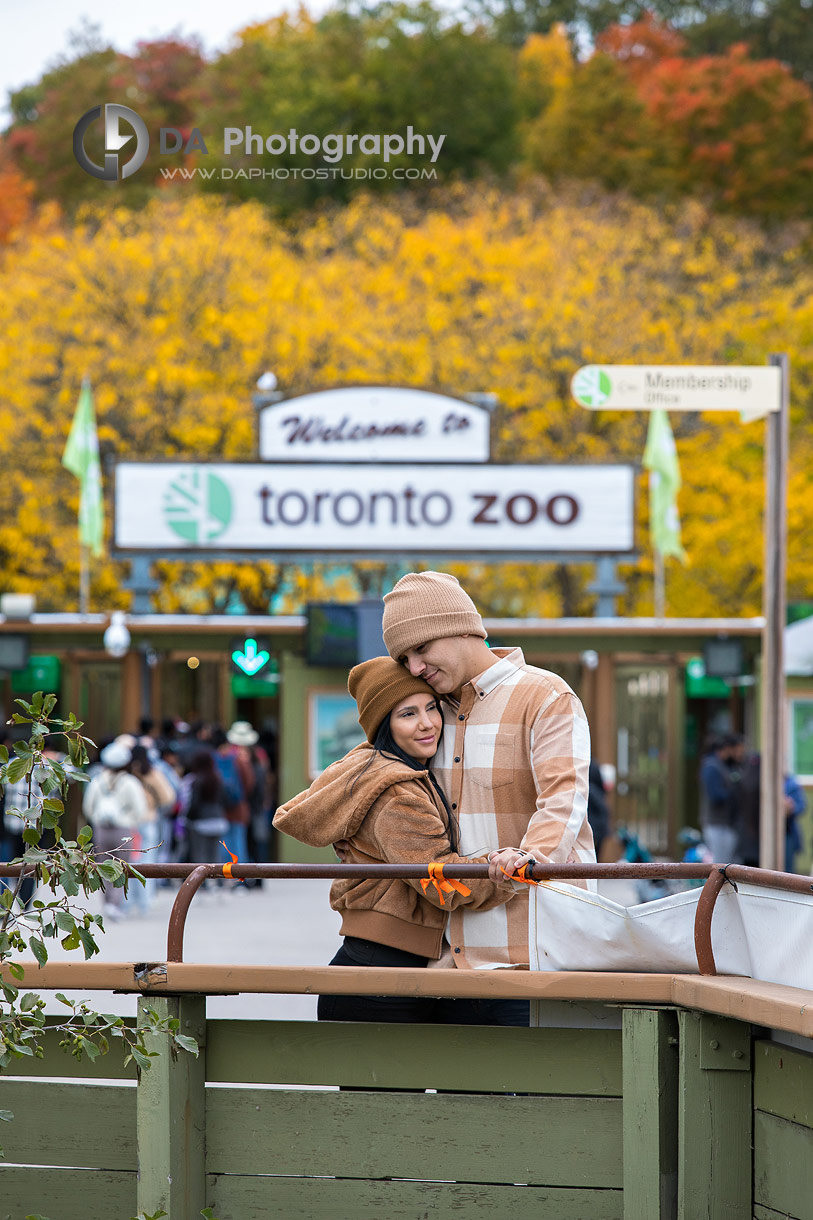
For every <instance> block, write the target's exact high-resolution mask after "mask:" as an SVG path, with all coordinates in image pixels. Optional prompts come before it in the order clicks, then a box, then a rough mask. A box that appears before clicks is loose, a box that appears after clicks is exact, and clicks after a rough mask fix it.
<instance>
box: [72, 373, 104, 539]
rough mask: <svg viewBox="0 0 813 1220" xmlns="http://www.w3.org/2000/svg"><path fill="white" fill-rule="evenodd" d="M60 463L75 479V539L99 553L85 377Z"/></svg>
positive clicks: (100, 516) (97, 485)
mask: <svg viewBox="0 0 813 1220" xmlns="http://www.w3.org/2000/svg"><path fill="white" fill-rule="evenodd" d="M62 465H63V466H65V467H66V468H67V469H68V470H70V472H71V474H73V475H76V477H77V479H78V480H79V485H80V492H79V541H80V542H81V543H82V545H83V546H86V547H88V548H89V549H90V550H91V551H92V552H93V554H94V555H101V554H102V553H103V550H104V500H103V499H102V469H101V465H100V463H99V438H98V436H97V434H96V413H95V411H94V409H93V391H92V390H91V388H90V382H89V381H88V379H87V377H86V378H85V379H84V381H83V382H82V389H81V390H80V391H79V401H78V403H77V404H76V412H75V414H74V417H73V423H72V424H71V430H70V432H69V433H68V441H67V444H66V445H65V452H64V453H63V454H62Z"/></svg>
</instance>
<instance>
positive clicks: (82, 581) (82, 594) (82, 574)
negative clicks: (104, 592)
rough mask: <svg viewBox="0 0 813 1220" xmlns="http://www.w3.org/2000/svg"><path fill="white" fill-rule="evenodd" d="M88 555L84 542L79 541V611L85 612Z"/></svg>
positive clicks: (88, 567) (86, 610)
mask: <svg viewBox="0 0 813 1220" xmlns="http://www.w3.org/2000/svg"><path fill="white" fill-rule="evenodd" d="M89 561H90V555H89V553H88V548H87V547H86V546H85V544H84V542H80V543H79V613H80V614H87V612H88V606H89V605H90V562H89Z"/></svg>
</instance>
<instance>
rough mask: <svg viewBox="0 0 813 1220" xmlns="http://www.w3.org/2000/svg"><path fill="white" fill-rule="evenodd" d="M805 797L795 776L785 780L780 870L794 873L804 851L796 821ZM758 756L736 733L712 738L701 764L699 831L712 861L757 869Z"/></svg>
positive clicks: (713, 735)
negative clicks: (752, 866) (781, 865)
mask: <svg viewBox="0 0 813 1220" xmlns="http://www.w3.org/2000/svg"><path fill="white" fill-rule="evenodd" d="M804 812H805V795H804V791H803V789H802V787H801V785H800V783H799V781H798V780H797V779H796V778H795V776H793V775H786V776H785V778H784V795H783V809H782V810H781V814H782V815H783V816H784V819H785V860H784V865H783V867H784V871H785V872H786V873H792V872H793V871H794V863H795V859H796V856H797V854H798V853H799V852H800V851H801V850H802V846H803V844H802V837H801V832H800V828H799V819H800V817H801V815H802V814H803V813H804ZM759 824H760V756H759V754H758V753H756V752H755V751H749V750H748V748H747V746H746V742H745V738H744V737H742V736H741V735H740V734H739V733H722V734H712V735H711V736H710V737H709V738H708V739H707V741H706V743H705V749H704V751H703V758H702V761H701V764H700V826H701V829H702V832H703V839H704V842H705V843H706V846H707V847H708V849H709V852H710V854H711V858H712V859H713V860H717V861H720V862H725V863H727V864H750V865H754V866H758V865H759Z"/></svg>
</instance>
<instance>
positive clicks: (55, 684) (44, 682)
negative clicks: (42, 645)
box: [11, 653, 62, 695]
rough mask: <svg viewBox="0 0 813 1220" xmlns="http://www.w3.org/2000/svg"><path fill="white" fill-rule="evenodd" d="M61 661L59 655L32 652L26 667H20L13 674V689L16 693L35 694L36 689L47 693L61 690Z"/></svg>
mask: <svg viewBox="0 0 813 1220" xmlns="http://www.w3.org/2000/svg"><path fill="white" fill-rule="evenodd" d="M61 669H62V666H61V663H60V660H59V657H55V656H51V655H50V654H48V653H32V654H31V656H30V657H29V658H28V664H27V665H26V667H25V669H18V670H17V672H16V673H13V674H12V675H11V689H12V692H13V694H15V695H33V693H34V691H38V690H41V691H45V692H46V694H48V693H53V694H56V692H57V691H58V690H59V683H60V678H61Z"/></svg>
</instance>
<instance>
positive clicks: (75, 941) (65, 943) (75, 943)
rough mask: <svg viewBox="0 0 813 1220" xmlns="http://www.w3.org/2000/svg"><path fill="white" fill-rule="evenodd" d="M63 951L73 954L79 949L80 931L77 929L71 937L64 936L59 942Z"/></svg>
mask: <svg viewBox="0 0 813 1220" xmlns="http://www.w3.org/2000/svg"><path fill="white" fill-rule="evenodd" d="M59 943H60V944H61V945H62V948H63V949H66V950H67V951H68V952H71V951H72V950H73V949H78V948H79V931H78V929H77V928H74V930H73V931H72V932H71V934H70V936H64V937H63V938H62V940H61V941H60V942H59Z"/></svg>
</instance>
